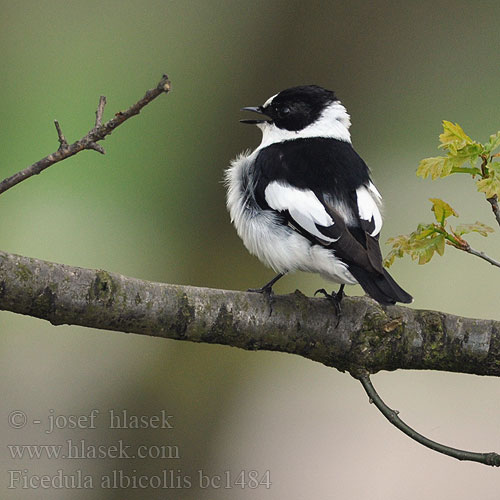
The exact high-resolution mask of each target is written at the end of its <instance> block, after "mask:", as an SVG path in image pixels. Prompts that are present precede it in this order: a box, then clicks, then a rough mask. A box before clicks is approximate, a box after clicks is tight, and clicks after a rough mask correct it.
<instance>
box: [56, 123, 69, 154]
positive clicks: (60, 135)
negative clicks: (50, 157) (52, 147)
mask: <svg viewBox="0 0 500 500" xmlns="http://www.w3.org/2000/svg"><path fill="white" fill-rule="evenodd" d="M54 125H55V126H56V130H57V137H58V139H59V149H65V148H67V147H68V141H67V140H66V137H64V134H63V133H62V130H61V126H60V125H59V122H58V121H57V120H54Z"/></svg>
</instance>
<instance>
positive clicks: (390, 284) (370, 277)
mask: <svg viewBox="0 0 500 500" xmlns="http://www.w3.org/2000/svg"><path fill="white" fill-rule="evenodd" d="M349 271H350V272H351V274H352V275H353V276H354V277H355V278H356V279H357V280H358V282H359V284H360V285H361V286H362V287H363V290H364V291H365V292H366V293H367V294H368V295H369V296H370V297H371V298H372V299H375V300H376V301H377V302H380V304H382V305H384V306H389V305H393V304H395V303H396V302H403V303H404V304H409V303H410V302H413V297H412V296H411V295H410V294H409V293H407V292H405V291H404V290H403V289H402V288H401V287H400V286H399V285H398V284H397V283H396V282H395V281H394V280H393V279H392V277H391V275H390V274H389V273H388V272H387V271H386V270H385V269H382V274H380V273H369V272H367V271H366V270H364V269H362V268H360V267H356V266H349Z"/></svg>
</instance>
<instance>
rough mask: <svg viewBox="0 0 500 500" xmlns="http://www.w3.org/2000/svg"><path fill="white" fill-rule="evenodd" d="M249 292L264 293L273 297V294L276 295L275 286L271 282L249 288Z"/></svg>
mask: <svg viewBox="0 0 500 500" xmlns="http://www.w3.org/2000/svg"><path fill="white" fill-rule="evenodd" d="M247 292H254V293H261V294H262V295H266V296H267V297H271V296H272V295H274V292H273V286H272V285H269V283H268V284H267V285H264V286H262V287H260V288H249V289H248V290H247Z"/></svg>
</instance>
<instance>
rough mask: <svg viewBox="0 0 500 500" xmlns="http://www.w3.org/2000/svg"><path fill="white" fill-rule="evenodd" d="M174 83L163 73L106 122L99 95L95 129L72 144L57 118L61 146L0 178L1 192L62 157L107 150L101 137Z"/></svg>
mask: <svg viewBox="0 0 500 500" xmlns="http://www.w3.org/2000/svg"><path fill="white" fill-rule="evenodd" d="M170 88H171V85H170V81H169V79H168V77H167V75H163V78H162V79H161V80H160V82H159V83H158V85H157V86H156V87H155V88H153V89H151V90H148V91H147V92H146V94H145V95H144V97H143V98H142V99H140V100H139V101H137V102H136V103H135V104H133V105H132V106H130V108H128V109H126V110H125V111H119V112H118V113H116V114H115V116H114V117H113V118H111V120H109V121H107V122H106V123H105V124H104V125H103V124H102V115H103V112H104V106H105V104H106V98H105V97H104V96H101V98H100V99H99V104H98V107H97V111H96V121H95V126H94V128H93V129H92V130H90V131H89V132H88V134H86V135H85V136H83V137H82V138H81V139H80V140H79V141H76V142H74V143H73V144H69V145H68V142H67V141H66V138H65V137H64V135H63V133H62V130H61V127H60V125H59V122H58V121H57V120H56V121H55V125H56V130H57V135H58V139H59V144H60V146H59V149H58V150H57V151H55V152H54V153H52V154H50V155H48V156H46V157H45V158H42V159H41V160H39V161H37V162H36V163H33V165H30V166H29V167H26V168H25V169H24V170H21V171H20V172H17V174H14V175H12V176H11V177H8V178H7V179H4V180H3V181H2V182H0V194H1V193H3V192H4V191H7V189H10V188H11V187H14V186H15V185H16V184H19V183H20V182H22V181H24V180H25V179H28V178H29V177H31V176H32V175H36V174H39V173H40V172H42V171H43V170H45V169H46V168H48V167H50V166H51V165H54V163H57V162H59V161H61V160H65V159H66V158H69V157H70V156H73V155H75V154H77V153H79V152H80V151H83V150H84V149H93V150H95V151H98V152H99V153H103V154H104V148H103V147H102V146H101V145H100V144H98V142H99V141H102V140H103V139H104V138H105V137H106V136H108V135H109V134H111V132H113V130H115V128H116V127H118V126H120V125H121V124H122V123H123V122H124V121H126V120H128V119H129V118H131V117H132V116H134V115H137V114H139V113H140V111H141V109H142V108H143V107H144V106H146V105H147V104H149V103H150V102H151V101H152V100H153V99H156V98H157V97H158V96H159V95H160V94H163V93H167V92H169V91H170Z"/></svg>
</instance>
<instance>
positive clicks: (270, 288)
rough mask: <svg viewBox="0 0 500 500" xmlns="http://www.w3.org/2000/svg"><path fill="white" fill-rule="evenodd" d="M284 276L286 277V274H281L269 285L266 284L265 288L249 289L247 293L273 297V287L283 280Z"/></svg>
mask: <svg viewBox="0 0 500 500" xmlns="http://www.w3.org/2000/svg"><path fill="white" fill-rule="evenodd" d="M284 275H285V273H279V274H277V275H276V276H275V277H274V278H273V279H272V280H271V281H270V282H269V283H266V284H265V285H264V286H263V287H261V288H249V289H248V290H247V292H255V293H262V294H265V295H267V296H268V297H271V296H272V295H274V292H273V285H274V284H275V283H276V282H277V281H278V280H279V279H281V278H282V277H283V276H284Z"/></svg>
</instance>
